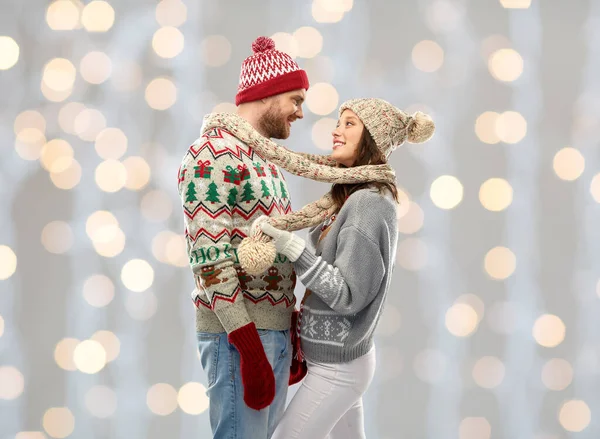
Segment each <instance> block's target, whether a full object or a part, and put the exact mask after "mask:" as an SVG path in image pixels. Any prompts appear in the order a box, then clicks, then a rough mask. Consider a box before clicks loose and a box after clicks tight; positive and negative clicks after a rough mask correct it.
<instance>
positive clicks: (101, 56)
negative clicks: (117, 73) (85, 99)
mask: <svg viewBox="0 0 600 439" xmlns="http://www.w3.org/2000/svg"><path fill="white" fill-rule="evenodd" d="M111 72H112V61H111V60H110V58H109V57H108V55H107V54H106V53H104V52H98V51H94V52H90V53H88V54H87V55H85V56H84V57H83V58H82V59H81V62H80V63H79V73H81V76H82V78H83V79H84V80H85V81H87V82H89V83H90V84H102V83H103V82H105V81H106V80H107V79H108V78H110V74H111Z"/></svg>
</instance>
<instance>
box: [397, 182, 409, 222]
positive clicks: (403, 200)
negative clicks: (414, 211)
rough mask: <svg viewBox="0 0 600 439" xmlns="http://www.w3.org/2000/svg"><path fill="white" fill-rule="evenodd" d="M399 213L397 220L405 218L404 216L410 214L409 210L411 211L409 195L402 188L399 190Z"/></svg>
mask: <svg viewBox="0 0 600 439" xmlns="http://www.w3.org/2000/svg"><path fill="white" fill-rule="evenodd" d="M398 200H399V201H398V211H397V214H396V216H397V219H398V220H400V218H404V216H405V215H406V214H407V213H408V209H410V201H411V200H410V196H409V195H408V193H407V192H406V191H405V190H403V189H402V188H400V187H399V188H398Z"/></svg>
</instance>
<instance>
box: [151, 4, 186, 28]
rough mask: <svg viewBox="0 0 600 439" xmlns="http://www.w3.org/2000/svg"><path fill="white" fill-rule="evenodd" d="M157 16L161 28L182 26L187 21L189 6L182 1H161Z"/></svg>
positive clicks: (157, 6) (157, 8)
mask: <svg viewBox="0 0 600 439" xmlns="http://www.w3.org/2000/svg"><path fill="white" fill-rule="evenodd" d="M155 16H156V21H157V22H158V24H160V25H161V26H175V27H177V26H181V25H182V24H183V23H185V21H186V20H187V6H186V5H185V4H184V3H183V2H182V1H181V0H161V1H160V2H159V3H158V4H157V5H156V13H155Z"/></svg>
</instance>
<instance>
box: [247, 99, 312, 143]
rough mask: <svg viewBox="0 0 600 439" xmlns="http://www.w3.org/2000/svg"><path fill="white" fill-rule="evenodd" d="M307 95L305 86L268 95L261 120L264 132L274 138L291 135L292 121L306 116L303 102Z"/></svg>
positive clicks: (285, 137) (283, 137)
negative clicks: (303, 110)
mask: <svg viewBox="0 0 600 439" xmlns="http://www.w3.org/2000/svg"><path fill="white" fill-rule="evenodd" d="M305 97H306V90H304V89H303V88H302V89H298V90H292V91H289V92H286V93H281V94H278V95H275V96H271V97H268V98H267V99H266V100H265V101H266V102H265V103H266V105H267V107H266V109H265V112H264V113H263V115H262V116H261V118H260V120H259V124H260V126H261V130H262V132H264V133H265V135H266V136H267V137H269V138H273V139H287V138H288V137H290V130H291V127H292V123H293V122H294V121H296V119H302V118H303V117H304V114H303V113H302V103H303V102H304V99H305Z"/></svg>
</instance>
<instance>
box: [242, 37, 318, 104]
mask: <svg viewBox="0 0 600 439" xmlns="http://www.w3.org/2000/svg"><path fill="white" fill-rule="evenodd" d="M252 50H253V52H254V54H252V55H250V56H249V57H248V58H246V59H245V60H244V62H243V63H242V69H241V72H240V83H239V86H238V91H237V95H236V97H235V105H240V104H242V103H244V102H251V101H257V100H259V99H263V98H267V97H269V96H273V95H277V94H280V93H285V92H288V91H292V90H297V89H301V88H303V89H305V90H308V85H309V84H308V76H307V75H306V72H305V71H304V70H302V69H300V67H298V64H296V62H295V61H294V60H293V59H292V57H291V56H289V55H288V54H287V53H284V52H280V51H278V50H276V49H275V42H274V41H273V40H272V39H271V38H268V37H258V38H257V39H256V40H255V41H254V43H252Z"/></svg>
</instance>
